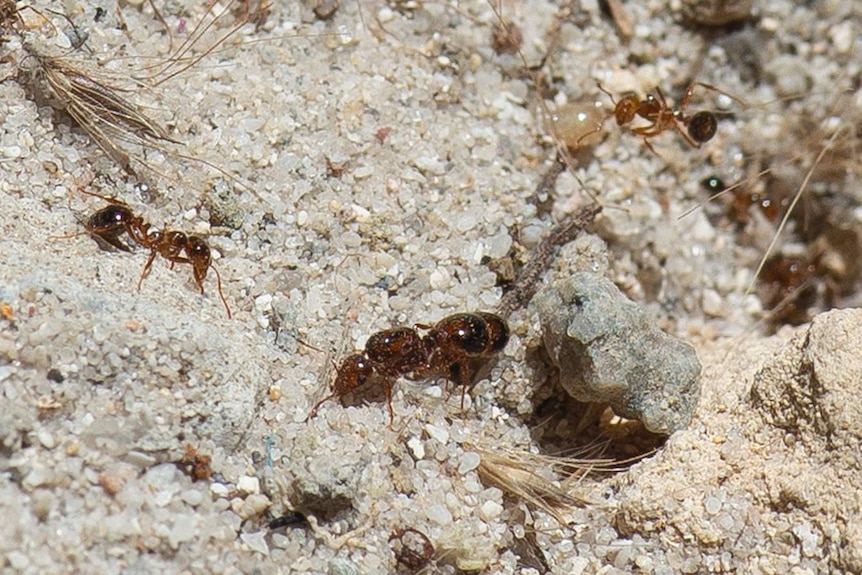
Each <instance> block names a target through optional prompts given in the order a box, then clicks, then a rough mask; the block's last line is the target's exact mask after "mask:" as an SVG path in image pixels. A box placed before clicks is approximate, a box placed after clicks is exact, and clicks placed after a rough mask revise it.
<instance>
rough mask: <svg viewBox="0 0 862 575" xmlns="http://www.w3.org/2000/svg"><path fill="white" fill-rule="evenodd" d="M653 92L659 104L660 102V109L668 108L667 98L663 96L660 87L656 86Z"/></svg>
mask: <svg viewBox="0 0 862 575" xmlns="http://www.w3.org/2000/svg"><path fill="white" fill-rule="evenodd" d="M655 93H656V95H657V96H658V101H659V104H661V109H662V110H668V109H669V108H668V106H667V99H666V98H665V97H664V92H662V91H661V88H659V87H658V86H656V87H655Z"/></svg>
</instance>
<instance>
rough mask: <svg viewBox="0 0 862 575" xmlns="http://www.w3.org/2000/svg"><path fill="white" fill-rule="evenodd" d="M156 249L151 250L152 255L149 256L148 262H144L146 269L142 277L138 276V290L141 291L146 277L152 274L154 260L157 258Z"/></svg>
mask: <svg viewBox="0 0 862 575" xmlns="http://www.w3.org/2000/svg"><path fill="white" fill-rule="evenodd" d="M157 253H158V252H156V250H150V257H148V258H147V263H146V264H144V270H143V271H142V272H141V277H139V278H138V291H141V284H142V283H144V279H145V278H146V277H147V276H148V275H150V268H152V267H153V260H155V259H156V254H157Z"/></svg>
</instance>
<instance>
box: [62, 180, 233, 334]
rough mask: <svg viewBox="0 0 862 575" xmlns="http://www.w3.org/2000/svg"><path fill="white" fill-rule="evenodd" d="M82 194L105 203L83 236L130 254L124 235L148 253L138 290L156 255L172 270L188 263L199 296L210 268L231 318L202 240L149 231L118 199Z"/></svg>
mask: <svg viewBox="0 0 862 575" xmlns="http://www.w3.org/2000/svg"><path fill="white" fill-rule="evenodd" d="M84 193H86V194H89V195H92V196H96V197H98V198H101V199H103V200H105V201H107V202H108V205H107V206H105V207H104V208H102V209H100V210H99V211H97V212H96V213H94V214H93V215H91V216H90V217H89V218H88V219H87V221H86V222H85V223H84V227H85V228H86V232H85V233H87V234H89V235H90V236H92V237H94V238H96V240H97V241H102V242H104V243H106V244H108V245H110V246H113V247H115V248H117V249H119V250H122V251H124V252H131V251H132V250H131V248H130V247H129V245H128V244H126V243H124V242H123V241H121V240H120V236H122V235H123V234H124V233H125V234H128V235H129V237H130V238H132V240H133V241H134V242H135V243H136V244H138V245H139V246H141V247H144V248H147V249H149V250H150V256H149V259H147V263H146V264H145V265H144V269H143V271H142V272H141V277H140V278H139V279H138V291H140V289H141V284H142V283H143V281H144V278H146V277H147V276H148V275H149V273H150V268H151V267H152V265H153V260H155V258H156V255H161V256H162V257H163V258H165V259H166V260H168V261H169V262H171V268H173V266H174V264H175V263H184V264H185V263H187V264H190V265H191V266H192V274H193V275H194V279H195V283H196V284H197V286H198V288H199V289H200V291H201V295H204V283H203V282H204V279H206V277H207V272H208V271H209V269H210V268H212V270H213V271H214V272H215V274H216V284H217V286H218V294H219V297H220V298H221V301H222V303H223V304H224V308H225V311H227V317H228V319H231V318H232V317H233V315H232V314H231V311H230V306H228V303H227V300H226V299H225V297H224V293H223V292H222V287H221V274H219V271H218V269H216V267H215V266H213V265H212V252H211V251H210V248H209V245H207V243H206V241H205V240H204V239H203V238H201V237H199V236H187V235H186V234H185V233H183V232H176V231H168V230H161V231H159V230H151V227H152V226H151V225H150V224H148V223H146V222H145V221H144V220H143V218H141V217H140V216H136V215H134V213H132V210H131V208H129V206H127V205H126V204H124V203H122V202H120V201H119V200H116V199H114V198H109V197H106V196H102V195H100V194H96V193H93V192H84ZM74 235H78V234H73V236H74ZM60 237H72V236H60Z"/></svg>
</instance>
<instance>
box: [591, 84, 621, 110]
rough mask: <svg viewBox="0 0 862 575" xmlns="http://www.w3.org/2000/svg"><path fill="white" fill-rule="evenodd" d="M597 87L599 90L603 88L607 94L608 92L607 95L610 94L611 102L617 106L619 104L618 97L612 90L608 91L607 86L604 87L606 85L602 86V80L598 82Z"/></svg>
mask: <svg viewBox="0 0 862 575" xmlns="http://www.w3.org/2000/svg"><path fill="white" fill-rule="evenodd" d="M596 87H597V88H598V89H599V90H601V91H602V92H604V93H605V94H607V95H608V98H610V99H611V104H613V105H614V106H616V105H617V101H616V99H614V95H613V94H611V93H610V92H608V91H607V90H606V89H605V87H604V86H602V83H601V82H596Z"/></svg>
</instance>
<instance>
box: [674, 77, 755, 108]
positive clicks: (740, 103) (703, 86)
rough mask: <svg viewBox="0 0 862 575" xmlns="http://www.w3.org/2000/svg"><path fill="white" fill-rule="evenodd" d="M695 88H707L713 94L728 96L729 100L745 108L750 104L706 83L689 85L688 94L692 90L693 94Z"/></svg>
mask: <svg viewBox="0 0 862 575" xmlns="http://www.w3.org/2000/svg"><path fill="white" fill-rule="evenodd" d="M695 86H700V87H701V88H706V89H707V90H712V91H713V92H716V93H718V94H721V95H722V96H727V97H728V98H730V99H731V100H733V101H734V102H736V103H737V104H739V105H740V106H743V107H747V106H748V104H747V103H746V102H745V100H743V99H742V98H738V97H736V96H734V95H733V94H729V93H728V92H725V91H724V90H722V89H721V88H716V87H715V86H713V85H712V84H707V83H705V82H692V83H691V84H690V85H689V87H688V90H686V94H687V95H688V91H689V90H691V91H692V92H693V91H694V87H695Z"/></svg>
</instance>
